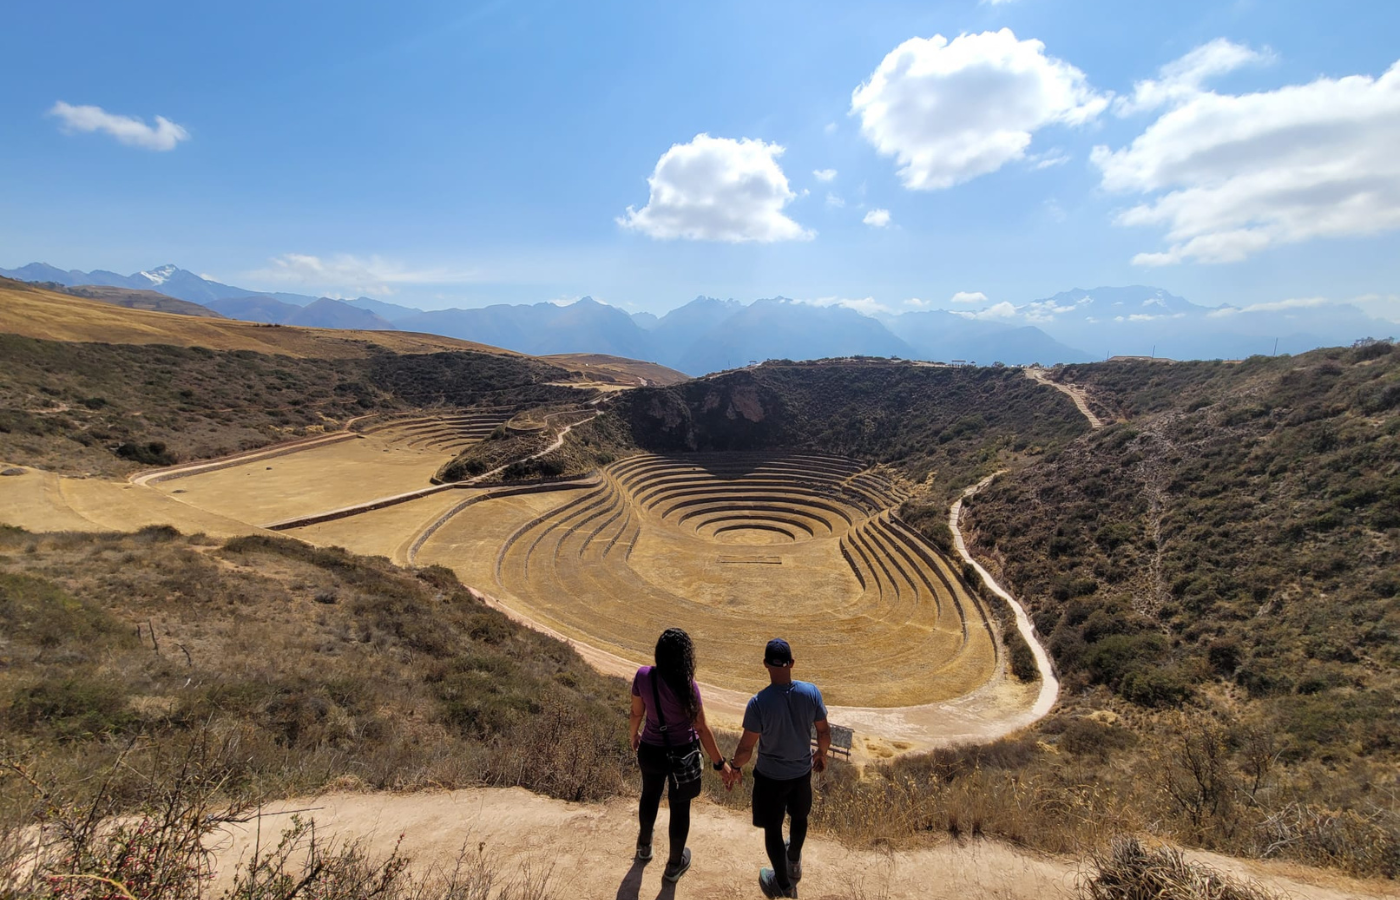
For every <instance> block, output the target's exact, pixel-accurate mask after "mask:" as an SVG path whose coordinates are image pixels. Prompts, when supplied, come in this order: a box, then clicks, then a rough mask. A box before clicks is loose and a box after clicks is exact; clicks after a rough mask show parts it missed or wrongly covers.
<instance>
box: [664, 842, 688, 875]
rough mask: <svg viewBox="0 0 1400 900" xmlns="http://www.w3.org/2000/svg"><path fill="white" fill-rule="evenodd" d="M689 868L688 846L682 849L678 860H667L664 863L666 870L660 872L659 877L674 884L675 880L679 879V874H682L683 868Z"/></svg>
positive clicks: (683, 872)
mask: <svg viewBox="0 0 1400 900" xmlns="http://www.w3.org/2000/svg"><path fill="white" fill-rule="evenodd" d="M689 868H690V848H689V847H686V848H685V849H684V850H682V851H681V859H680V862H668V863H667V864H666V871H664V872H662V873H661V877H662V878H664V879H666V880H667V881H669V882H671V883H672V884H675V883H676V882H677V881H680V880H681V876H682V875H684V874H685V870H686V869H689Z"/></svg>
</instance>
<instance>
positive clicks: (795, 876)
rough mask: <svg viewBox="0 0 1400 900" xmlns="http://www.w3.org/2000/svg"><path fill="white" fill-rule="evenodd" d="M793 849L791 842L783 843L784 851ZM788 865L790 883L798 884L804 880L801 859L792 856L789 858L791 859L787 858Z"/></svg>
mask: <svg viewBox="0 0 1400 900" xmlns="http://www.w3.org/2000/svg"><path fill="white" fill-rule="evenodd" d="M791 847H792V844H791V842H789V841H783V849H784V850H788V849H790V848H791ZM787 864H788V881H791V882H792V883H793V884H797V882H799V881H801V880H802V860H801V858H798V859H793V858H792V857H791V856H789V857H788V858H787Z"/></svg>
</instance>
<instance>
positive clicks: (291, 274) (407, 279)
mask: <svg viewBox="0 0 1400 900" xmlns="http://www.w3.org/2000/svg"><path fill="white" fill-rule="evenodd" d="M269 262H270V265H269V266H268V267H267V268H264V269H260V270H258V271H256V272H252V273H250V276H251V277H252V278H258V279H262V280H264V281H274V282H284V283H288V284H295V285H300V286H302V287H307V288H313V289H315V290H326V289H337V290H342V291H352V292H357V293H362V294H363V293H376V294H381V295H388V294H393V293H394V286H395V285H405V284H409V285H412V284H466V283H470V282H473V281H478V280H480V279H479V274H478V273H476V272H473V271H464V270H451V269H445V268H432V269H411V268H406V267H404V266H402V265H399V264H397V263H394V262H390V261H388V260H385V259H383V258H381V257H378V256H369V257H360V256H354V255H352V254H349V253H341V254H337V255H335V256H329V257H320V256H312V255H310V254H306V253H284V254H282V255H281V256H277V257H273V258H272V259H271V260H270V261H269Z"/></svg>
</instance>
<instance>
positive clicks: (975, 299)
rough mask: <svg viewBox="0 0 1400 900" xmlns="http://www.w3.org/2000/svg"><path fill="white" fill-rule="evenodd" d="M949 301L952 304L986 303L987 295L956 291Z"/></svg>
mask: <svg viewBox="0 0 1400 900" xmlns="http://www.w3.org/2000/svg"><path fill="white" fill-rule="evenodd" d="M950 299H951V301H952V302H953V303H986V302H987V295H986V294H984V293H982V292H981V291H958V292H957V293H956V294H954V295H953V296H952V297H951V298H950Z"/></svg>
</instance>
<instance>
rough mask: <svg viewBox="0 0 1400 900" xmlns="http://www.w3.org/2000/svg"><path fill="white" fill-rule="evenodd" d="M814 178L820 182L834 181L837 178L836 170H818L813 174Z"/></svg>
mask: <svg viewBox="0 0 1400 900" xmlns="http://www.w3.org/2000/svg"><path fill="white" fill-rule="evenodd" d="M812 177H813V178H815V179H817V180H818V181H832V180H834V179H835V178H836V170H835V169H816V170H814V171H813V172H812Z"/></svg>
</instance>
